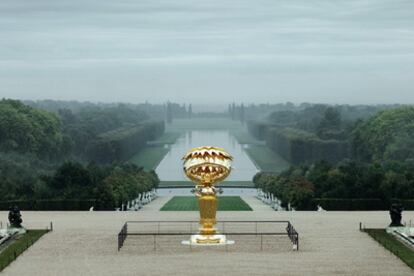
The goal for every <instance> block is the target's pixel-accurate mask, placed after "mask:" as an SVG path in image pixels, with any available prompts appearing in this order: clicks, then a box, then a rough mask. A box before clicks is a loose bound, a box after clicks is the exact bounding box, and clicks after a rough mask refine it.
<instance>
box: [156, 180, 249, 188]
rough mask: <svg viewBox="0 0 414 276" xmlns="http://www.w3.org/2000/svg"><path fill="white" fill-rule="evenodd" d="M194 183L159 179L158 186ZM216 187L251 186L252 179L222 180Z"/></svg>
mask: <svg viewBox="0 0 414 276" xmlns="http://www.w3.org/2000/svg"><path fill="white" fill-rule="evenodd" d="M194 186H195V184H194V183H193V182H191V181H161V182H160V184H159V187H164V188H165V187H183V188H185V187H194ZM217 186H218V187H246V188H253V187H254V183H253V182H252V181H224V182H221V183H219V184H218V185H217Z"/></svg>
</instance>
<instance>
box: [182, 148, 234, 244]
mask: <svg viewBox="0 0 414 276" xmlns="http://www.w3.org/2000/svg"><path fill="white" fill-rule="evenodd" d="M232 160H233V157H232V156H231V155H230V154H228V153H227V152H226V151H225V150H224V149H222V148H218V147H211V146H204V147H198V148H194V149H192V150H190V151H189V152H188V153H187V154H186V155H185V156H184V157H183V161H184V164H183V166H184V172H185V174H186V175H187V177H188V178H189V179H191V180H192V181H194V182H196V183H197V185H196V186H195V189H194V194H195V195H196V196H197V197H198V203H199V209H200V226H201V227H200V238H198V239H197V243H200V244H217V243H220V239H217V238H215V237H214V235H215V234H216V232H217V230H216V228H215V225H216V211H217V198H216V194H217V192H218V190H217V189H216V188H215V187H214V185H215V184H216V183H217V182H219V181H222V180H224V179H225V178H226V177H227V176H228V175H229V174H230V172H231V161H232Z"/></svg>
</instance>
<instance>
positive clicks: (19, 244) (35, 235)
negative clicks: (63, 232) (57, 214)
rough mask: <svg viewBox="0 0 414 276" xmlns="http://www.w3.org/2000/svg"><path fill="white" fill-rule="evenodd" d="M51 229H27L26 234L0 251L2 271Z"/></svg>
mask: <svg viewBox="0 0 414 276" xmlns="http://www.w3.org/2000/svg"><path fill="white" fill-rule="evenodd" d="M47 232H49V230H27V232H26V234H24V235H23V236H21V237H19V238H18V239H17V240H15V241H13V242H12V243H11V244H10V245H9V246H8V247H7V248H6V249H4V250H3V251H2V252H1V253H0V271H2V270H3V269H4V268H5V267H7V266H8V265H9V264H10V263H11V262H13V261H14V260H16V258H17V257H19V255H20V254H22V253H23V252H24V251H25V250H26V249H27V248H29V247H30V246H32V245H33V244H34V243H35V242H36V241H37V240H38V239H40V237H41V236H43V235H44V234H46V233H47Z"/></svg>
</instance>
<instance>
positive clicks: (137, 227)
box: [118, 221, 299, 251]
mask: <svg viewBox="0 0 414 276" xmlns="http://www.w3.org/2000/svg"><path fill="white" fill-rule="evenodd" d="M198 225H199V222H198V221H127V222H125V224H124V225H123V226H122V228H121V231H120V232H119V233H118V251H120V250H121V248H122V247H123V245H124V243H125V240H126V238H127V237H128V236H148V237H150V236H152V237H153V240H154V249H155V241H156V238H157V236H186V235H193V234H196V232H197V228H198ZM216 226H217V229H218V232H219V233H220V234H224V235H234V236H261V242H262V237H263V236H288V238H289V239H290V241H291V242H292V245H293V250H299V233H298V232H297V231H296V230H295V228H294V227H293V225H292V224H291V223H290V221H219V222H217V225H216ZM242 226H243V227H242ZM276 226H279V229H280V231H278V229H277V227H276ZM263 228H264V229H263ZM261 248H262V245H261Z"/></svg>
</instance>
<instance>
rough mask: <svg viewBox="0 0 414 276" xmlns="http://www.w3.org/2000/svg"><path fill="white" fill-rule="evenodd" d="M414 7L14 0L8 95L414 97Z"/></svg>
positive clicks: (1, 27) (0, 59)
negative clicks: (413, 12)
mask: <svg viewBox="0 0 414 276" xmlns="http://www.w3.org/2000/svg"><path fill="white" fill-rule="evenodd" d="M413 8H414V3H413V2H412V1H377V0H367V1H361V0H355V1H306V0H301V1H222V0H220V1H208V2H205V3H200V2H199V1H116V2H114V1H98V2H96V1H92V0H86V1H80V0H75V1H58V2H56V1H48V0H45V1H11V0H6V1H2V2H1V3H0V37H1V38H2V39H1V40H0V83H1V86H0V97H6V98H17V99H29V100H37V99H56V100H79V101H95V102H131V103H138V102H143V101H149V102H153V103H162V102H165V101H174V102H183V103H186V102H187V103H188V102H192V103H193V104H196V105H203V104H208V105H210V106H211V105H215V104H217V103H218V102H223V103H226V104H227V103H228V102H233V101H236V102H246V103H257V102H286V101H291V102H295V103H301V102H321V103H339V104H342V103H349V104H376V103H414V93H413V90H412V87H413V84H414V80H413V78H412V76H413V73H414V18H413V16H412V10H413ZM224 106H225V105H223V107H224Z"/></svg>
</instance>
